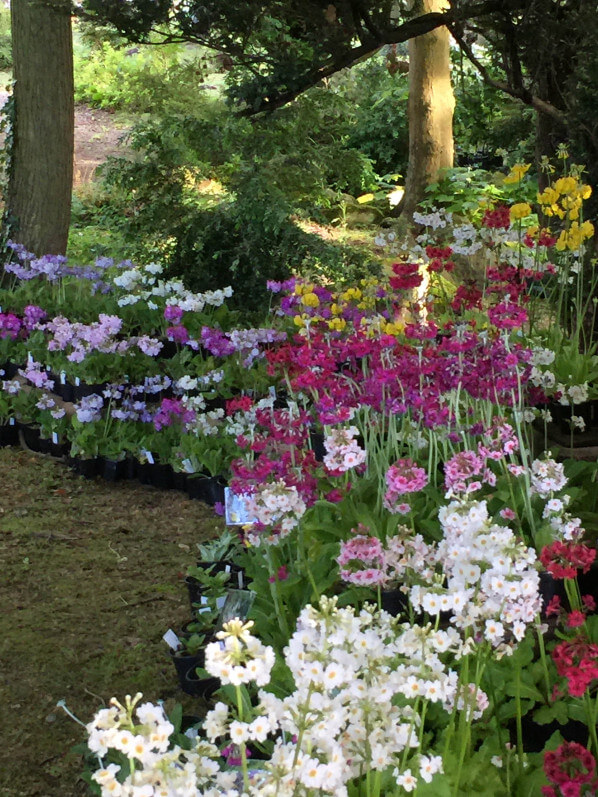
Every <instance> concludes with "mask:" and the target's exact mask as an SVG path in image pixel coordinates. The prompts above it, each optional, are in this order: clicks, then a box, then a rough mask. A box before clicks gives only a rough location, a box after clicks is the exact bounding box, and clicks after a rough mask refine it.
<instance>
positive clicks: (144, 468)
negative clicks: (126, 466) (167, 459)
mask: <svg viewBox="0 0 598 797" xmlns="http://www.w3.org/2000/svg"><path fill="white" fill-rule="evenodd" d="M136 478H137V479H138V480H139V481H140V482H141V484H150V485H151V486H152V487H157V488H158V489H159V490H171V489H172V484H173V470H172V468H171V466H170V465H168V464H166V465H163V464H162V463H159V462H153V463H150V462H138V463H137V468H136Z"/></svg>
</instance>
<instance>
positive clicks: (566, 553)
mask: <svg viewBox="0 0 598 797" xmlns="http://www.w3.org/2000/svg"><path fill="white" fill-rule="evenodd" d="M595 558H596V549H595V548H589V547H588V546H587V545H584V544H583V543H576V542H561V541H560V540H556V542H553V543H552V544H551V545H546V546H545V547H544V548H543V549H542V553H541V554H540V561H541V562H542V564H543V565H544V567H545V568H546V569H547V570H548V572H549V573H550V574H551V575H552V576H553V577H554V578H559V579H560V578H575V577H576V575H577V571H578V570H580V569H581V571H582V572H583V573H587V572H588V570H589V569H590V567H591V565H592V562H593V561H594V559H595Z"/></svg>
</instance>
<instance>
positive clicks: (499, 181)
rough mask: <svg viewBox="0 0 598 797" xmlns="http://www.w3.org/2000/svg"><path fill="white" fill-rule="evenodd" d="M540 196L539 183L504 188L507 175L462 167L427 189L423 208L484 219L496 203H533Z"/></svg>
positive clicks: (448, 170)
mask: <svg viewBox="0 0 598 797" xmlns="http://www.w3.org/2000/svg"><path fill="white" fill-rule="evenodd" d="M536 192H537V183H536V181H535V180H525V181H523V182H522V183H519V184H517V185H516V186H513V185H504V174H502V173H495V174H493V173H492V172H488V171H486V170H484V169H473V168H470V167H461V166H458V167H456V168H454V169H446V170H445V171H444V172H443V173H442V175H441V178H440V179H439V180H438V181H437V182H435V183H431V184H430V185H429V186H428V187H427V188H426V198H425V200H424V201H423V202H422V203H421V205H420V207H421V208H423V209H424V210H428V209H430V208H432V207H435V208H444V209H445V210H447V211H449V212H451V213H453V214H455V215H456V216H465V217H467V218H469V219H472V218H476V217H481V216H482V215H483V212H484V208H485V207H487V206H488V203H489V202H492V201H506V200H509V201H513V200H514V199H516V200H517V201H519V202H524V201H525V202H533V201H534V199H535V196H536Z"/></svg>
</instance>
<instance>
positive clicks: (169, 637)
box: [162, 628, 181, 650]
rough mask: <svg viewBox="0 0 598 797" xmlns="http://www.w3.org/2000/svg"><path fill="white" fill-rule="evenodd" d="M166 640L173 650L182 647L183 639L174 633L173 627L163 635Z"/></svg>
mask: <svg viewBox="0 0 598 797" xmlns="http://www.w3.org/2000/svg"><path fill="white" fill-rule="evenodd" d="M162 639H163V640H164V642H166V644H167V645H168V647H169V648H170V649H171V650H178V649H179V648H180V647H181V640H180V639H179V638H178V636H177V635H176V634H175V633H174V631H173V630H172V628H169V629H168V631H167V632H166V633H165V634H164V636H163V637H162Z"/></svg>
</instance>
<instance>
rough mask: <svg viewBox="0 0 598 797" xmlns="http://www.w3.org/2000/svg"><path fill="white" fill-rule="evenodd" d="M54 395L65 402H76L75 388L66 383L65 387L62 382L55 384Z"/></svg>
mask: <svg viewBox="0 0 598 797" xmlns="http://www.w3.org/2000/svg"><path fill="white" fill-rule="evenodd" d="M54 393H55V394H56V395H57V396H60V398H61V399H62V400H63V401H69V402H71V401H74V400H75V396H74V393H73V386H72V385H71V384H70V383H69V382H66V383H65V384H64V385H63V384H61V383H60V382H58V381H56V382H55V383H54Z"/></svg>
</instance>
